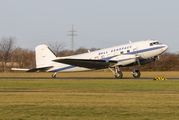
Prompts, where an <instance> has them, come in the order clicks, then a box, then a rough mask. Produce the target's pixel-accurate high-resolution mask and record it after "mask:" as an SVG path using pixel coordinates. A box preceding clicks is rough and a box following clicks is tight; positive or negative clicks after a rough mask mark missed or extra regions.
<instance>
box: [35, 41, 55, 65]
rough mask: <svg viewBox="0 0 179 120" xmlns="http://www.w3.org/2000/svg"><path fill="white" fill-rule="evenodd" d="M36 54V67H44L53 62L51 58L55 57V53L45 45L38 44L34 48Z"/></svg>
mask: <svg viewBox="0 0 179 120" xmlns="http://www.w3.org/2000/svg"><path fill="white" fill-rule="evenodd" d="M35 55H36V67H37V68H38V67H45V66H48V65H50V64H51V63H53V61H52V60H53V59H55V58H56V55H55V54H54V53H53V51H52V50H51V49H50V48H49V47H48V46H46V45H38V46H37V47H36V48H35Z"/></svg>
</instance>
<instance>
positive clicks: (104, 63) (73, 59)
mask: <svg viewBox="0 0 179 120" xmlns="http://www.w3.org/2000/svg"><path fill="white" fill-rule="evenodd" d="M167 49H168V46H167V45H165V44H162V43H159V41H157V40H150V39H149V40H143V41H138V42H131V41H129V43H128V44H124V45H119V46H115V47H111V48H107V49H101V50H97V51H93V52H90V51H88V52H87V53H83V54H78V55H72V56H67V57H57V56H56V55H55V54H54V53H53V51H52V50H51V49H50V48H49V47H48V46H46V45H38V46H37V47H36V48H35V55H36V68H33V69H21V68H11V70H23V71H26V72H54V74H52V78H56V74H57V73H58V72H78V71H89V70H98V69H106V68H109V69H110V70H111V71H112V73H113V74H114V76H115V77H116V78H119V79H121V78H122V77H123V73H122V71H121V70H120V68H121V67H129V66H133V67H134V70H133V71H131V72H132V75H133V77H134V78H139V77H140V76H141V73H140V71H139V70H138V69H137V66H139V67H140V66H141V65H144V64H147V63H150V62H153V61H156V59H157V58H158V57H159V55H160V54H162V53H163V52H165V51H166V50H167Z"/></svg>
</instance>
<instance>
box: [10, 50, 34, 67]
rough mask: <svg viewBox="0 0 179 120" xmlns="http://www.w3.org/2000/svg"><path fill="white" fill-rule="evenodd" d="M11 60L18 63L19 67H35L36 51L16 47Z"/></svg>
mask: <svg viewBox="0 0 179 120" xmlns="http://www.w3.org/2000/svg"><path fill="white" fill-rule="evenodd" d="M11 60H12V61H13V62H16V63H18V67H19V68H34V67H35V53H34V51H32V50H29V49H23V48H20V47H17V48H15V50H14V52H13V55H12V57H11Z"/></svg>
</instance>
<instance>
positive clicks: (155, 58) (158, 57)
mask: <svg viewBox="0 0 179 120" xmlns="http://www.w3.org/2000/svg"><path fill="white" fill-rule="evenodd" d="M157 60H158V61H159V60H160V56H159V55H158V56H156V57H154V61H155V67H157Z"/></svg>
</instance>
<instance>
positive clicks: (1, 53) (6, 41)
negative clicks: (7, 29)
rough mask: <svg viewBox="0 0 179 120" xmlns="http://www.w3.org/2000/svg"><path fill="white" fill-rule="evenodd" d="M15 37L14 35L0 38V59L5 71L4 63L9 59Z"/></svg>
mask: <svg viewBox="0 0 179 120" xmlns="http://www.w3.org/2000/svg"><path fill="white" fill-rule="evenodd" d="M15 41H16V38H15V37H11V36H10V37H2V38H1V40H0V60H1V61H2V67H3V71H4V72H6V63H7V62H8V61H9V59H10V57H11V55H12V52H13V49H14V45H15Z"/></svg>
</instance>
